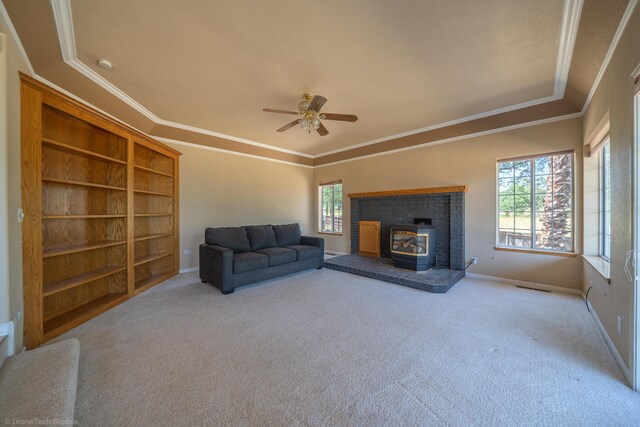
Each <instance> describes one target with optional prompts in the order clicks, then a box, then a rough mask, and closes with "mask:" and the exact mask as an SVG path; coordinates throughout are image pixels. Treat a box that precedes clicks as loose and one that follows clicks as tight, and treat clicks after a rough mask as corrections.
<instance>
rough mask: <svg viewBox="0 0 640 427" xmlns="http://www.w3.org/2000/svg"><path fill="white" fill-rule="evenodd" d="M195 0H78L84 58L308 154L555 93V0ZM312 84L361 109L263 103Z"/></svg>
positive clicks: (136, 94)
mask: <svg viewBox="0 0 640 427" xmlns="http://www.w3.org/2000/svg"><path fill="white" fill-rule="evenodd" d="M187 3H188V4H189V7H186V4H185V2H175V1H173V0H136V1H135V2H131V1H129V0H108V1H107V0H104V1H91V2H87V1H77V0H73V1H72V2H71V5H72V11H73V28H74V33H75V43H76V50H77V57H78V59H79V60H80V61H81V62H83V63H84V64H86V65H87V66H89V67H90V68H92V69H93V70H94V71H96V72H97V73H98V74H100V75H101V76H102V77H104V78H105V79H107V80H108V81H109V82H111V83H112V84H114V85H115V86H116V87H117V88H119V89H120V90H122V91H123V92H125V93H126V94H127V95H129V96H130V97H131V98H133V99H134V100H136V101H137V102H139V103H140V104H142V105H143V106H144V107H146V108H147V109H148V110H150V111H151V112H153V113H154V114H155V115H157V116H159V117H161V118H162V119H165V120H169V121H173V122H178V123H182V124H186V125H190V126H195V127H198V128H204V129H208V130H212V131H216V132H220V133H222V134H227V135H231V136H235V137H240V138H244V139H248V140H252V141H257V142H261V143H264V144H268V145H272V146H275V147H279V148H285V149H290V150H295V151H300V152H304V153H308V154H318V153H321V152H326V151H330V150H335V149H339V148H343V147H347V146H351V145H354V144H359V143H363V142H366V141H371V140H375V139H379V138H384V137H387V136H390V135H394V134H398V133H403V132H407V131H412V130H415V129H418V128H424V127H428V126H433V125H436V124H439V123H443V122H447V121H451V120H456V119H460V118H464V117H467V116H471V115H475V114H479V113H483V112H486V111H489V110H494V109H500V108H504V107H508V106H511V105H514V104H520V103H524V102H528V101H532V100H536V99H540V98H545V97H550V96H552V95H553V94H554V84H555V80H556V67H557V59H558V49H559V46H560V31H561V24H562V17H563V2H560V1H557V0H542V1H535V2H532V1H529V0H510V1H505V0H487V1H483V2H477V1H448V2H441V1H406V2H403V4H402V7H398V4H397V3H394V2H386V1H374V2H372V1H367V0H358V1H349V2H344V1H324V2H299V1H288V0H275V1H269V2H256V1H252V0H236V1H233V2H223V1H206V0H190V1H188V2H187ZM99 58H107V59H109V60H110V61H111V62H112V63H113V65H114V69H113V70H111V71H106V70H102V69H100V68H99V67H98V66H97V64H96V62H97V60H98V59H99ZM304 91H313V92H315V93H319V94H322V95H324V96H325V97H327V98H328V99H329V101H328V102H327V104H326V105H325V108H324V110H325V111H327V112H338V113H353V114H357V115H358V116H359V118H360V120H359V121H358V122H357V123H355V124H348V123H339V122H329V121H328V122H326V126H327V128H328V129H329V131H330V134H329V135H328V136H326V137H320V136H319V135H317V134H312V135H309V134H306V133H303V132H302V131H301V130H299V129H297V128H294V129H291V130H290V131H288V132H286V133H284V134H280V133H276V132H275V130H276V129H277V128H279V127H280V126H282V125H284V124H285V123H287V122H289V121H290V120H291V118H290V117H289V116H286V115H282V116H281V115H276V114H266V113H263V112H262V111H261V109H262V108H263V107H273V108H282V109H295V106H296V104H297V102H298V101H299V97H300V96H301V94H302V93H303V92H304Z"/></svg>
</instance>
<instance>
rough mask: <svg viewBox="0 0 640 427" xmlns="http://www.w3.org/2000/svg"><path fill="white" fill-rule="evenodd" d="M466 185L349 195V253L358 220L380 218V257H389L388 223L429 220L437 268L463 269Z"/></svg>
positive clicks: (354, 245)
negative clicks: (432, 233)
mask: <svg viewBox="0 0 640 427" xmlns="http://www.w3.org/2000/svg"><path fill="white" fill-rule="evenodd" d="M466 191H467V187H466V186H457V187H437V188H422V189H415V190H399V191H380V192H373V193H354V194H349V197H350V199H351V236H350V241H351V253H352V254H357V253H358V246H359V245H358V242H359V235H358V229H359V227H358V223H359V222H360V221H380V256H381V257H384V258H390V257H391V249H390V241H389V238H390V234H391V226H393V225H397V224H414V220H415V219H416V218H422V219H430V220H431V225H432V226H433V228H434V229H435V236H436V237H435V242H436V243H435V263H436V266H437V267H438V268H444V269H451V270H463V269H464V267H465V254H464V246H465V243H464V194H465V192H466Z"/></svg>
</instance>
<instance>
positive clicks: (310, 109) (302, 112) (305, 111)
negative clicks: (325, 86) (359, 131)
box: [262, 93, 358, 136]
mask: <svg viewBox="0 0 640 427" xmlns="http://www.w3.org/2000/svg"><path fill="white" fill-rule="evenodd" d="M303 98H304V99H303V100H302V101H301V102H300V103H299V104H298V111H297V112H296V111H287V110H276V109H273V108H263V109H262V111H266V112H267V113H282V114H294V115H297V116H300V118H299V119H296V120H294V121H292V122H291V123H287V124H286V125H284V126H282V127H281V128H280V129H278V130H277V132H284V131H285V130H288V129H291V128H292V127H294V126H295V125H297V124H300V127H301V128H302V129H304V130H306V131H307V132H309V133H311V131H312V130H315V131H316V132H318V133H319V134H320V136H325V135H327V134H329V131H328V130H327V128H326V127H324V125H323V124H322V122H321V120H338V121H341V122H355V121H356V120H358V116H355V115H353V114H335V113H320V109H321V108H322V106H323V105H324V103H325V102H327V98H325V97H324V96H320V95H313V94H311V93H305V94H304V95H303Z"/></svg>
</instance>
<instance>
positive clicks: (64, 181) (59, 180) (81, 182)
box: [42, 177, 127, 191]
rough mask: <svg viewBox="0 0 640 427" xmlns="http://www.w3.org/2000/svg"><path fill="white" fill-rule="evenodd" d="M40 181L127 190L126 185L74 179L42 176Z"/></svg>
mask: <svg viewBox="0 0 640 427" xmlns="http://www.w3.org/2000/svg"><path fill="white" fill-rule="evenodd" d="M42 182H51V183H54V184H65V185H77V186H81V187H93V188H104V189H106V190H116V191H127V189H126V187H116V186H113V185H105V184H95V183H93V182H83V181H74V180H71V179H62V178H49V177H42Z"/></svg>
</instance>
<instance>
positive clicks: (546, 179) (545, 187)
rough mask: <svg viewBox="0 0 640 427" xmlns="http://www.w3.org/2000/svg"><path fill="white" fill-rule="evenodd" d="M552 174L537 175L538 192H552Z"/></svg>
mask: <svg viewBox="0 0 640 427" xmlns="http://www.w3.org/2000/svg"><path fill="white" fill-rule="evenodd" d="M551 188H552V178H551V175H536V193H547V192H548V193H551Z"/></svg>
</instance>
